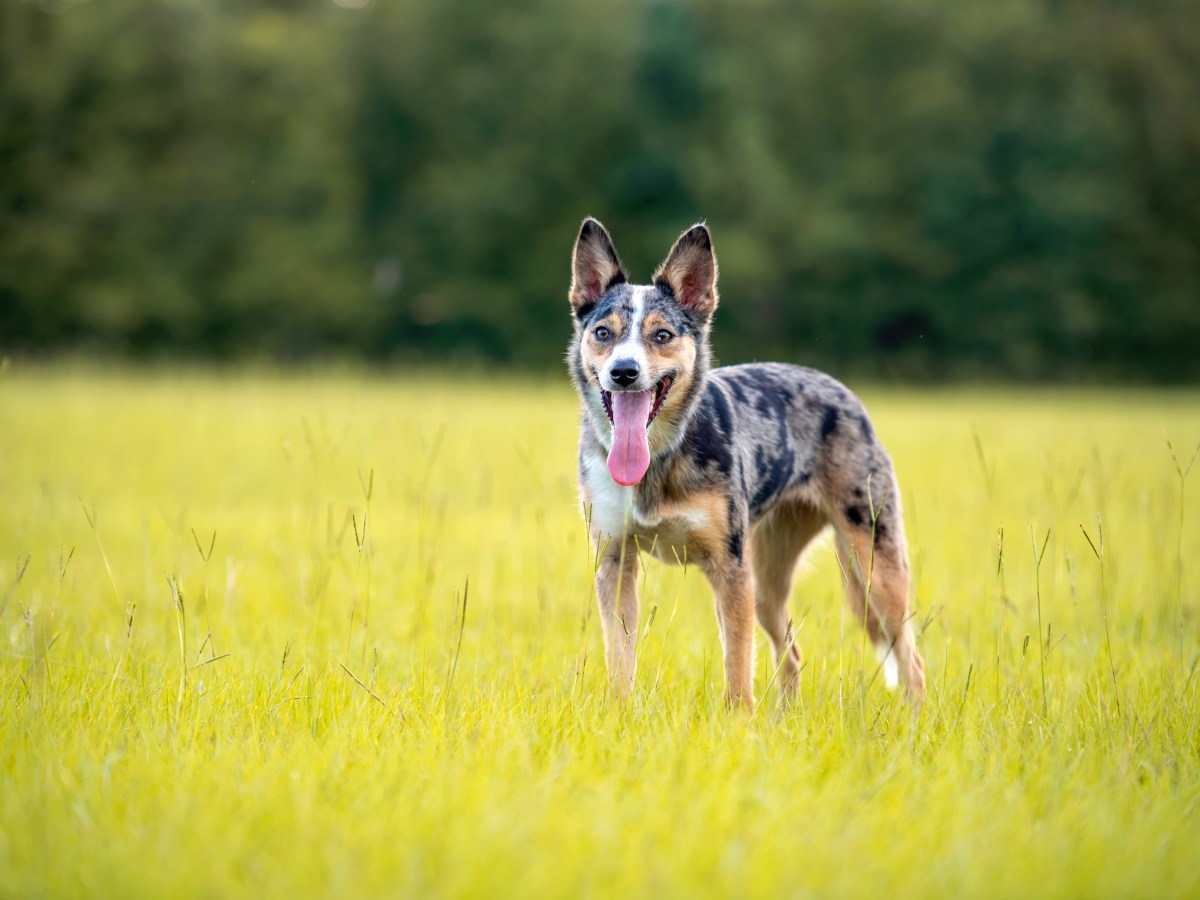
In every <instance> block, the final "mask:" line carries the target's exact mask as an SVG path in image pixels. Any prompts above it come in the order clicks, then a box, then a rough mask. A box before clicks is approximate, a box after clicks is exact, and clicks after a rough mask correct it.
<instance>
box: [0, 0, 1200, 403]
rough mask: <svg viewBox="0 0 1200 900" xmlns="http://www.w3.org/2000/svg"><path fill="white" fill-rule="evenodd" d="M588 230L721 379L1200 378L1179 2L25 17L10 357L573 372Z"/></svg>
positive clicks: (2, 71) (943, 0) (47, 7)
mask: <svg viewBox="0 0 1200 900" xmlns="http://www.w3.org/2000/svg"><path fill="white" fill-rule="evenodd" d="M585 214H592V215H596V216H599V217H600V218H601V219H603V220H604V222H605V223H606V224H607V225H608V226H609V228H610V229H611V230H612V232H613V234H614V237H615V239H616V242H617V246H618V249H619V250H620V252H621V253H622V256H623V257H624V259H625V262H626V264H627V265H628V266H629V267H630V268H631V270H632V271H631V274H632V275H633V276H634V277H635V280H644V279H646V278H648V276H649V274H650V272H651V270H652V268H653V266H654V265H655V263H656V262H658V261H659V260H660V259H661V257H662V256H663V255H665V253H666V251H667V249H668V247H669V245H670V242H671V241H672V240H673V238H674V237H675V236H676V235H677V234H678V232H679V231H681V230H682V229H683V228H684V227H686V226H687V225H689V224H690V223H691V222H693V221H694V220H696V219H700V218H704V219H707V220H708V222H709V223H710V225H711V226H712V227H713V229H714V235H715V239H716V244H717V253H718V256H719V258H720V261H721V266H722V272H721V287H722V297H723V298H724V299H723V307H722V309H721V311H720V312H719V313H718V328H717V330H716V332H715V345H716V349H717V352H718V355H719V356H720V357H721V358H722V359H723V360H724V361H727V362H731V361H735V360H744V359H751V358H760V359H762V358H779V359H789V360H795V361H803V362H808V363H811V364H814V365H818V366H823V367H827V368H830V369H831V370H832V371H834V372H836V373H839V374H843V375H845V374H858V375H867V376H873V377H884V378H887V377H896V378H921V379H937V378H950V377H963V376H966V377H972V378H1017V379H1033V378H1065V379H1076V378H1086V379H1106V380H1115V379H1125V378H1137V379H1147V380H1166V381H1185V380H1196V379H1198V378H1200V352H1198V348H1200V5H1197V4H1196V3H1194V2H1190V0H1163V2H1153V0H1151V2H1144V3H1134V2H1124V0H1042V2H1037V0H808V2H803V3H793V2H787V0H746V2H741V3H736V4H734V3H719V2H716V0H606V2H603V3H601V2H596V0H553V2H551V0H524V2H520V3H516V4H495V3H492V2H484V0H377V2H375V3H373V4H372V3H370V2H369V0H339V2H338V3H334V2H329V0H325V2H318V0H43V2H40V3H39V2H30V0H0V350H3V351H5V352H14V351H15V352H32V353H41V352H54V351H61V350H67V351H72V352H74V351H78V350H83V351H85V352H93V351H95V352H101V353H122V354H124V353H130V354H134V355H139V356H152V357H157V356H184V357H196V356H203V357H217V358H227V357H238V356H244V355H269V356H274V357H281V358H297V357H306V356H310V355H313V354H324V353H334V354H342V355H354V356H361V357H365V358H370V359H376V360H405V361H419V360H426V359H430V360H433V359H436V360H445V359H451V360H456V359H482V360H487V361H492V360H495V361H505V362H513V363H517V364H521V365H535V366H536V365H558V364H559V363H558V360H559V359H560V357H561V353H562V350H563V347H564V346H565V342H566V338H567V335H568V332H569V327H570V326H569V322H568V306H567V301H566V288H567V283H568V279H569V271H568V261H569V253H570V248H571V243H572V241H573V239H574V236H575V231H576V228H577V227H578V224H579V221H580V219H581V218H582V217H583V216H584V215H585Z"/></svg>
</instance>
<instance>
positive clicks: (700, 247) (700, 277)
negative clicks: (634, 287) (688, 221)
mask: <svg viewBox="0 0 1200 900" xmlns="http://www.w3.org/2000/svg"><path fill="white" fill-rule="evenodd" d="M654 283H655V284H657V285H658V286H659V287H663V288H666V289H667V290H669V291H670V292H671V293H672V294H674V295H675V300H676V302H678V303H679V304H680V305H681V306H685V307H687V308H688V309H690V310H693V311H695V312H697V313H699V314H700V315H702V316H704V317H705V318H706V319H707V318H709V317H710V316H711V315H712V314H713V312H714V311H715V310H716V308H717V257H716V255H715V254H714V253H713V245H712V235H711V234H709V233H708V226H707V225H703V224H699V225H693V226H692V227H691V228H689V229H688V230H687V231H685V232H684V233H683V234H681V235H680V236H679V240H677V241H676V242H675V246H674V247H672V248H671V252H670V253H669V254H667V261H666V262H664V263H663V264H662V265H661V266H659V267H658V271H657V272H655V273H654Z"/></svg>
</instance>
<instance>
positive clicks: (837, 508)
mask: <svg viewBox="0 0 1200 900" xmlns="http://www.w3.org/2000/svg"><path fill="white" fill-rule="evenodd" d="M571 271H572V277H571V288H570V301H571V308H572V312H573V320H574V334H573V336H572V339H571V344H570V346H569V349H568V366H569V369H570V372H571V377H572V380H573V381H574V383H575V388H576V389H577V390H578V392H579V396H580V399H581V401H582V405H583V413H582V420H581V428H580V437H579V487H580V495H581V500H582V503H583V508H584V516H585V520H586V521H587V524H588V528H589V531H590V535H591V539H592V541H593V542H594V543H595V546H596V552H597V569H596V595H597V600H598V603H599V607H600V621H601V624H602V626H603V631H604V647H605V663H606V666H607V669H608V674H609V679H610V681H611V683H612V685H613V687H614V688H615V690H616V692H617V694H618V695H619V696H622V697H624V696H626V695H627V694H628V693H629V691H630V690H631V689H632V687H633V683H634V676H635V673H636V666H637V658H636V653H637V633H638V596H637V581H638V574H639V572H640V567H641V561H640V557H641V555H642V554H643V553H646V554H650V555H653V556H656V557H657V558H658V559H660V560H663V561H665V562H670V563H680V562H686V563H691V564H695V565H697V566H698V567H699V568H700V569H701V570H702V571H703V572H704V574H705V576H706V577H707V579H708V581H709V583H710V584H711V586H712V589H713V594H714V598H715V602H716V612H717V623H718V626H719V630H720V635H721V646H722V651H723V656H724V665H725V700H726V702H727V703H729V704H730V705H733V706H737V705H740V706H744V707H747V708H751V709H752V708H753V706H754V702H755V701H754V693H753V687H752V683H751V682H752V671H753V664H754V620H755V617H756V616H757V618H758V622H759V623H760V624H761V625H762V627H763V629H764V630H765V631H766V632H767V635H768V636H769V637H770V639H771V643H772V645H773V647H774V652H775V660H776V665H777V667H778V669H777V671H779V673H780V684H781V690H782V692H783V695H784V696H785V697H790V696H793V695H794V694H795V691H796V686H797V682H798V680H799V676H800V660H801V657H800V651H799V650H798V648H797V647H796V646H795V641H794V636H793V635H791V634H790V620H789V618H788V612H787V602H788V597H789V595H790V593H791V589H792V580H793V577H794V574H795V570H796V564H797V562H798V560H799V558H800V554H801V552H802V551H803V550H804V548H805V547H806V546H807V545H808V544H809V543H810V542H811V541H812V540H813V538H814V537H816V536H817V535H818V534H819V533H820V532H821V531H822V530H824V529H825V528H826V526H832V528H833V530H834V532H835V533H836V538H837V539H836V541H835V545H836V552H837V555H838V558H839V560H840V563H841V567H842V571H843V573H844V574H845V581H846V599H847V602H848V603H849V605H850V608H851V609H852V610H853V611H854V613H855V614H856V615H857V617H858V619H859V620H860V621H861V622H862V624H863V625H864V626H865V627H866V629H867V632H868V634H869V636H870V638H871V640H872V642H873V643H874V645H875V648H876V651H877V653H878V654H879V657H880V660H881V665H882V667H883V670H884V675H885V679H886V681H887V683H888V685H889V687H894V686H895V685H896V684H897V683H898V680H899V677H900V676H903V678H904V679H905V682H906V686H907V691H908V695H909V697H910V699H911V700H912V701H913V702H914V704H915V705H919V703H920V702H921V700H922V698H923V697H924V693H925V663H924V660H922V658H921V654H920V653H919V652H918V650H917V646H916V638H915V635H914V631H913V627H912V624H911V622H910V618H911V616H910V609H909V600H908V586H909V568H908V549H907V545H906V542H905V537H904V522H903V516H902V513H901V508H900V492H899V489H898V488H897V485H896V476H895V472H894V470H893V467H892V461H891V458H890V457H889V456H888V453H887V451H886V450H885V449H884V447H883V445H882V444H881V443H880V441H879V438H878V436H877V435H876V433H875V430H874V428H873V427H872V425H871V421H870V419H869V418H868V417H867V413H866V410H865V409H864V408H863V405H862V403H861V402H860V401H859V400H858V398H857V397H855V396H854V394H853V393H851V392H850V390H849V389H848V388H846V387H845V386H844V385H842V384H840V383H839V382H838V381H836V380H835V379H834V378H832V377H830V376H829V375H826V374H824V373H822V372H818V371H816V370H814V369H809V368H803V367H801V366H795V365H787V364H782V363H754V364H749V365H736V366H722V367H719V368H713V367H712V365H711V351H710V349H709V343H708V337H709V330H710V327H711V324H712V318H713V313H714V312H715V311H716V308H717V258H716V255H715V253H714V251H713V243H712V236H711V234H710V233H709V230H708V228H707V226H705V225H703V224H697V225H694V226H692V227H691V228H689V229H688V230H687V231H685V232H684V233H683V234H682V235H680V237H679V239H678V240H677V241H676V242H675V245H674V246H673V247H672V248H671V251H670V253H669V254H668V255H667V258H666V261H665V262H664V263H663V264H662V265H661V266H660V267H659V268H658V270H657V271H656V272H655V273H654V278H653V281H652V283H651V284H649V285H634V284H631V283H629V280H628V278H627V277H626V274H625V268H624V266H623V265H622V264H621V260H620V258H619V257H618V256H617V251H616V248H615V247H614V246H613V242H612V238H611V237H609V234H608V232H607V231H606V230H605V228H604V226H603V225H601V224H600V222H598V221H597V220H596V219H593V218H588V219H585V220H584V222H583V225H582V226H581V228H580V230H579V235H578V237H577V238H576V240H575V248H574V252H573V255H572V264H571Z"/></svg>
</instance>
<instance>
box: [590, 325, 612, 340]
mask: <svg viewBox="0 0 1200 900" xmlns="http://www.w3.org/2000/svg"><path fill="white" fill-rule="evenodd" d="M592 334H594V335H595V336H596V340H598V341H607V340H608V339H609V338H610V337H612V332H611V331H609V330H608V329H607V328H605V327H604V326H603V325H601V326H600V327H599V328H597V329H596V330H595V331H593V332H592Z"/></svg>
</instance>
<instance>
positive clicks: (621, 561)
mask: <svg viewBox="0 0 1200 900" xmlns="http://www.w3.org/2000/svg"><path fill="white" fill-rule="evenodd" d="M602 552H603V555H602V556H601V558H600V566H599V567H598V568H597V569H596V599H597V601H598V602H599V604H600V624H601V626H602V627H603V628H604V662H605V664H606V665H607V667H608V680H609V683H610V684H611V685H612V686H613V689H614V690H615V691H616V693H617V695H618V696H619V697H624V696H626V695H627V694H628V693H629V691H630V690H631V689H632V688H633V677H634V675H635V674H636V672H637V634H638V596H637V579H638V572H639V571H640V568H641V566H640V564H639V562H638V551H637V546H636V544H635V543H634V542H633V541H632V540H627V541H624V542H620V541H618V540H616V539H614V540H612V541H609V542H608V546H607V547H605V548H603V550H602Z"/></svg>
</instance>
